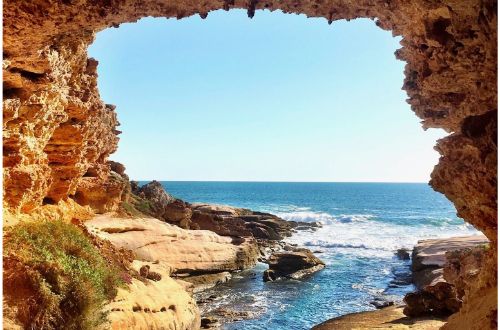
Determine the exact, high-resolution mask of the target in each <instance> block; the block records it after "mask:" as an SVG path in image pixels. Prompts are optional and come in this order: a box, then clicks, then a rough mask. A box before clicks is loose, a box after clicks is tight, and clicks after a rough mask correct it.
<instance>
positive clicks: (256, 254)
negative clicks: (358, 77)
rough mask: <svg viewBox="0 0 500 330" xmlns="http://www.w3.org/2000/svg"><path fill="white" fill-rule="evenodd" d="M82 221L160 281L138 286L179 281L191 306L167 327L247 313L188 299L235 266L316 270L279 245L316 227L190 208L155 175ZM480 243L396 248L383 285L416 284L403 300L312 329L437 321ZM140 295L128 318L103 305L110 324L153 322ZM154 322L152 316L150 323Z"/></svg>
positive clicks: (244, 212) (382, 301)
mask: <svg viewBox="0 0 500 330" xmlns="http://www.w3.org/2000/svg"><path fill="white" fill-rule="evenodd" d="M85 225H86V227H87V228H88V229H89V231H90V232H91V233H93V234H94V235H97V236H98V237H100V238H103V239H106V240H109V241H110V242H111V243H112V244H113V245H115V246H116V247H118V248H125V249H128V250H131V251H132V252H133V253H134V255H135V258H136V260H134V262H133V263H132V264H133V267H132V268H134V267H135V268H136V270H137V272H138V273H141V271H142V270H144V269H146V268H143V267H146V266H147V272H152V273H153V274H159V275H158V276H159V278H160V280H154V279H153V280H150V279H149V277H147V276H144V278H142V281H143V282H148V281H154V282H156V283H155V284H154V285H156V286H158V285H160V284H161V283H159V282H161V281H162V280H161V279H166V281H167V282H170V281H173V282H172V283H176V284H177V285H179V287H178V288H177V290H173V289H172V285H170V288H169V290H170V291H173V292H175V291H178V294H179V295H180V296H181V297H185V294H187V295H188V296H189V299H188V298H186V299H184V298H183V299H184V300H183V299H180V301H185V302H187V306H193V307H190V308H187V309H186V308H185V307H186V306H182V308H181V309H182V310H184V311H186V310H188V311H190V312H189V313H187V314H182V315H174V319H169V320H164V319H163V320H161V322H166V323H168V324H179V325H182V324H184V325H186V324H190V322H194V323H196V322H200V323H201V325H202V327H203V328H217V327H220V325H221V324H224V323H227V322H234V321H238V320H242V319H247V318H253V317H256V315H254V313H253V312H251V311H244V310H229V309H224V308H219V309H215V310H211V311H210V312H209V313H208V314H204V313H201V315H200V311H199V309H198V307H197V304H205V305H207V304H208V305H210V304H211V303H212V302H213V301H216V300H217V299H218V297H217V296H209V297H205V298H203V299H200V300H199V301H195V298H193V294H194V293H200V292H202V291H203V290H206V289H210V288H212V287H214V286H216V285H219V284H222V283H225V282H227V281H229V280H230V279H231V277H232V276H233V274H234V273H235V272H240V271H242V270H246V269H250V268H252V267H253V266H254V265H255V264H256V263H257V262H262V263H266V264H268V265H269V269H267V270H265V271H264V272H263V273H262V274H261V275H260V276H261V277H262V279H263V280H264V281H275V280H282V279H297V278H301V277H304V276H308V275H310V274H312V273H314V272H316V271H318V270H321V269H322V268H323V267H324V263H323V262H322V261H321V260H320V259H318V258H317V257H316V256H315V255H314V254H313V253H312V252H311V251H309V250H307V249H304V248H299V247H296V246H292V245H290V244H287V243H285V242H284V241H283V239H284V238H286V237H290V236H291V235H293V233H294V232H296V231H298V230H308V231H314V230H316V229H317V228H319V227H320V226H321V224H319V223H301V222H293V221H286V220H284V219H281V218H279V217H277V216H275V215H272V214H268V213H262V212H255V211H252V210H248V209H241V208H234V207H230V206H225V205H212V204H190V203H188V202H185V201H182V200H180V199H176V198H174V197H172V196H171V195H169V194H168V193H167V192H166V191H165V190H164V189H163V187H162V185H161V184H160V183H159V182H157V181H152V182H150V183H148V184H145V185H143V186H142V187H139V185H138V184H137V183H135V182H131V184H130V191H129V196H128V198H126V199H124V201H123V202H122V207H121V212H120V214H119V215H100V216H97V217H95V218H94V219H92V220H90V221H87V222H86V223H85ZM487 242H488V241H487V240H486V238H485V237H484V236H477V237H461V238H450V239H441V240H425V241H420V242H419V243H418V244H417V245H416V246H415V248H414V249H413V252H412V254H411V257H410V253H409V251H407V250H404V249H400V250H398V251H395V254H396V257H397V258H398V259H401V260H403V261H406V263H405V265H408V262H409V260H410V259H411V267H409V268H408V266H404V265H403V266H402V267H401V269H398V270H395V271H394V274H393V275H394V279H393V280H392V281H391V282H390V284H389V288H391V287H392V288H396V287H399V286H408V285H411V284H412V283H413V284H414V285H415V287H416V289H417V290H416V291H415V292H412V293H409V294H407V295H406V296H405V298H404V303H405V305H404V306H393V305H394V304H395V302H394V301H392V300H390V299H388V298H386V297H385V296H383V295H382V296H380V297H376V298H374V299H373V301H371V302H370V303H371V304H372V305H373V306H375V307H376V308H377V309H379V311H374V312H367V313H371V314H369V315H370V316H369V317H367V315H368V314H364V313H356V314H353V315H352V316H351V315H348V316H343V317H341V318H337V319H333V320H330V321H327V322H326V323H324V324H322V325H318V329H329V328H328V327H330V328H331V329H337V328H339V329H341V328H342V327H344V326H345V328H346V329H347V328H348V327H347V324H349V322H354V323H352V325H354V324H356V326H358V325H359V326H361V325H360V324H358V323H357V322H358V321H359V319H360V318H361V319H370V320H371V321H370V322H369V323H367V325H366V326H367V327H365V328H370V327H372V326H374V323H373V320H376V319H378V318H380V319H381V320H382V319H383V320H385V319H387V317H393V316H402V317H400V318H401V320H400V321H398V322H400V323H401V322H402V323H408V322H414V321H415V320H417V319H418V322H417V321H415V322H417V323H415V324H420V325H423V326H424V328H429V327H430V324H433V325H437V324H442V322H444V321H443V320H444V319H445V318H446V317H447V316H449V315H451V314H452V313H454V312H456V311H458V309H459V307H460V305H461V299H462V298H463V296H464V292H465V290H466V289H465V288H464V287H465V286H466V282H467V281H471V279H472V278H473V276H472V275H471V274H477V273H478V270H477V269H476V268H478V267H479V265H480V263H481V257H480V256H479V255H480V252H478V251H479V250H481V248H478V246H483V245H484V244H486V243H487ZM452 251H453V252H452ZM464 260H465V261H467V263H466V266H464ZM474 267H475V268H474ZM141 275H142V274H141ZM254 276H259V275H258V274H255V275H254ZM143 289H144V288H143ZM148 289H149V288H148ZM147 292H148V290H146V291H145V292H140V293H139V292H135V293H134V290H132V291H131V293H129V294H128V295H126V296H129V297H132V300H133V303H132V305H133V306H131V310H132V311H133V313H132V314H131V313H128V312H124V311H125V310H127V309H126V308H119V307H116V306H115V305H113V304H116V301H115V302H113V303H112V304H110V306H114V307H111V308H109V309H108V311H109V313H110V317H109V319H110V320H111V322H112V325H113V326H115V325H119V324H143V325H146V324H147V325H148V326H150V325H151V326H153V328H155V325H154V324H155V322H156V321H155V322H152V323H149V322H150V318H149V315H146V314H148V313H149V312H150V311H153V310H156V311H158V310H160V311H161V309H162V306H156V305H155V304H152V305H151V304H149V305H148V304H145V303H144V302H138V301H137V300H134V299H135V298H134V297H135V295H136V294H140V295H141V296H142V295H146V296H148V293H147ZM183 292H184V293H183ZM120 299H121V301H124V302H127V303H129V304H130V301H129V298H127V297H123V296H121V298H120ZM115 300H116V299H115ZM145 301H148V300H147V299H146V300H145ZM160 301H161V299H160ZM122 305H123V304H122ZM163 307H164V306H163ZM373 313H379V314H373ZM356 315H357V316H356ZM162 316H163V315H162ZM169 317H170V316H169ZM157 318H158V316H157V315H155V317H153V319H152V320H156V319H157ZM179 320H181V321H180V323H179ZM131 322H132V323H131ZM339 322H340V323H339ZM346 322H347V323H346ZM429 322H430V323H429ZM194 323H192V324H194ZM325 327H326V328H325ZM415 327H416V326H415ZM181 328H183V327H182V326H181ZM184 328H186V329H189V326H188V327H184ZM361 328H363V327H361ZM417 328H418V327H417Z"/></svg>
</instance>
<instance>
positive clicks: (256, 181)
mask: <svg viewBox="0 0 500 330" xmlns="http://www.w3.org/2000/svg"><path fill="white" fill-rule="evenodd" d="M130 181H138V182H144V181H149V182H151V181H158V182H234V183H245V182H247V183H426V184H428V183H429V181H274V180H270V181H262V180H255V181H254V180H168V179H167V180H165V179H161V180H160V179H133V180H132V179H131V180H130Z"/></svg>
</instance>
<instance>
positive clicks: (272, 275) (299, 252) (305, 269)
mask: <svg viewBox="0 0 500 330" xmlns="http://www.w3.org/2000/svg"><path fill="white" fill-rule="evenodd" d="M267 263H268V265H269V269H268V270H266V271H265V272H264V274H263V279H264V281H265V282H268V281H274V280H277V279H279V278H283V277H284V278H292V279H300V278H302V277H305V276H307V275H310V274H312V273H315V272H317V271H319V270H321V269H323V268H324V267H325V263H324V262H323V261H321V260H320V259H319V258H318V257H316V256H315V255H314V254H313V253H312V252H311V251H310V250H308V249H295V250H293V251H288V252H278V253H274V254H273V255H271V256H270V257H269V259H268V260H267Z"/></svg>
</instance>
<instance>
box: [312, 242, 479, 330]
mask: <svg viewBox="0 0 500 330" xmlns="http://www.w3.org/2000/svg"><path fill="white" fill-rule="evenodd" d="M488 244H489V241H488V239H487V238H486V237H485V236H483V235H474V236H464V237H451V238H444V239H429V240H422V241H419V242H418V244H417V245H416V246H415V247H414V248H413V251H412V256H411V261H412V264H411V275H412V283H413V284H414V285H415V288H416V291H414V292H411V293H408V294H407V295H406V296H405V298H404V300H403V301H404V304H403V305H399V306H390V307H387V306H384V307H385V308H382V309H380V310H377V311H370V312H361V313H352V314H348V315H343V316H340V317H337V318H333V319H331V320H328V321H326V322H323V323H321V324H319V325H317V326H315V327H313V330H333V329H335V330H337V329H338V330H343V329H346V330H347V329H353V328H355V329H374V328H376V329H393V328H397V329H428V330H430V329H439V328H441V326H443V325H444V324H445V323H446V320H447V318H448V317H449V316H451V315H452V314H454V313H456V312H458V310H459V309H460V307H461V305H462V302H463V299H464V296H465V293H466V292H467V291H468V290H469V288H470V286H471V285H472V283H473V282H474V281H477V278H478V274H479V272H480V269H481V264H482V261H483V258H484V257H485V254H486V251H487V250H488V249H489V245H488ZM397 255H398V257H400V258H406V257H407V256H406V254H405V253H404V252H403V251H398V252H397ZM408 257H409V256H408Z"/></svg>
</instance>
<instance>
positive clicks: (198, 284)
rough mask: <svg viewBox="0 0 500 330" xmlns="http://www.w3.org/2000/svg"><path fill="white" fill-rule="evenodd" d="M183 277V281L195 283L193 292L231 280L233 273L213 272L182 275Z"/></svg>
mask: <svg viewBox="0 0 500 330" xmlns="http://www.w3.org/2000/svg"><path fill="white" fill-rule="evenodd" d="M181 279H182V280H183V281H186V282H189V283H192V284H193V285H194V289H193V292H194V293H197V292H201V291H203V290H206V289H210V288H213V287H214V286H216V285H219V284H222V283H225V282H227V281H229V280H230V279H231V273H229V272H220V273H212V274H202V275H194V276H187V277H181Z"/></svg>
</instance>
